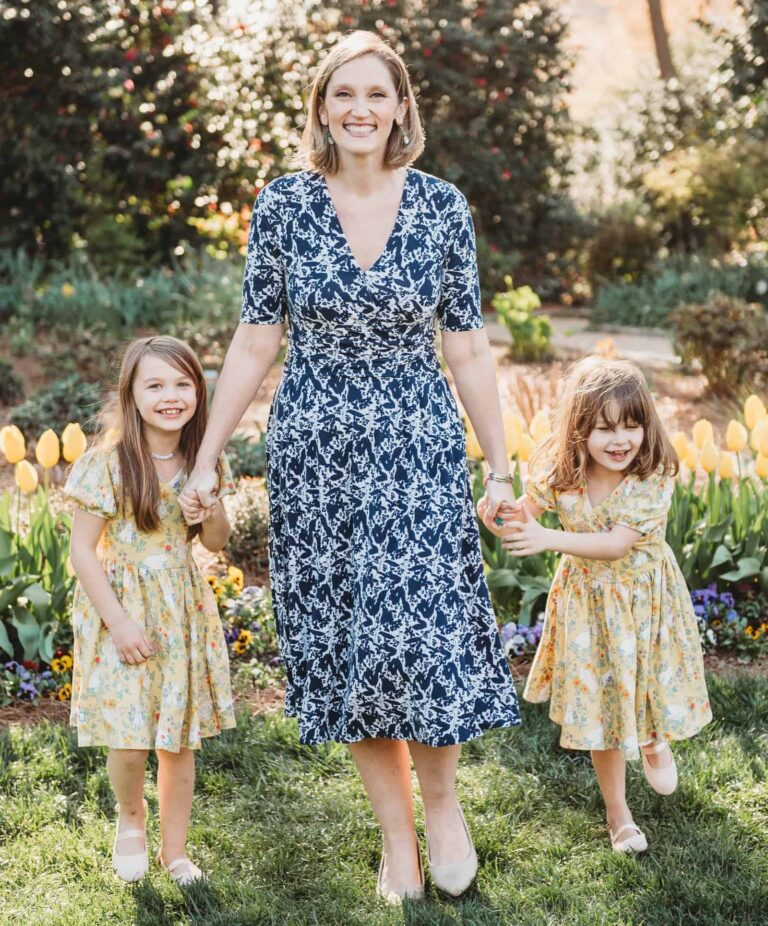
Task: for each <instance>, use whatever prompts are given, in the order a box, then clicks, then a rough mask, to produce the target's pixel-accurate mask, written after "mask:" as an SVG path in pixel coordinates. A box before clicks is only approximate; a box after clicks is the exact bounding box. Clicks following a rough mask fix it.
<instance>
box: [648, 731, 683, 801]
mask: <svg viewBox="0 0 768 926" xmlns="http://www.w3.org/2000/svg"><path fill="white" fill-rule="evenodd" d="M664 750H667V752H668V753H669V763H668V764H667V765H665V766H663V767H662V768H654V767H653V766H652V765H651V763H650V762H649V761H648V759H647V758H646V757H647V756H648V755H654V754H656V753H659V752H664ZM642 754H643V774H644V775H645V779H646V781H647V782H648V784H649V785H650V786H651V787H652V788H653V790H654V791H655V792H656V793H657V794H664V795H668V794H672V793H673V792H674V791H675V789H676V788H677V765H676V764H675V756H674V754H673V752H672V749H671V748H670V745H669V743H667V742H666V741H665V740H662V741H661V742H659V743H656V744H655V745H654V746H651V747H650V748H648V749H645V748H644V749H643V750H642Z"/></svg>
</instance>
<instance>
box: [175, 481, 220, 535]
mask: <svg viewBox="0 0 768 926" xmlns="http://www.w3.org/2000/svg"><path fill="white" fill-rule="evenodd" d="M218 485H219V476H218V473H217V472H216V470H215V468H214V469H193V470H192V472H191V473H190V474H189V479H187V481H186V483H185V485H184V488H183V489H182V490H181V492H180V493H179V504H180V505H181V510H182V511H183V512H184V518H185V520H186V522H187V524H195V523H198V522H200V521H204V520H205V517H206V510H207V509H210V508H211V507H212V506H213V505H215V504H216V498H217V496H216V490H217V488H218ZM209 513H210V512H209Z"/></svg>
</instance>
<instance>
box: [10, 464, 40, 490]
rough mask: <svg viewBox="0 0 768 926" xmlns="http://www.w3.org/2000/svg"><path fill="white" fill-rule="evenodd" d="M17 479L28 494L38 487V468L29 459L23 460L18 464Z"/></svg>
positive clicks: (18, 483)
mask: <svg viewBox="0 0 768 926" xmlns="http://www.w3.org/2000/svg"><path fill="white" fill-rule="evenodd" d="M15 479H16V485H17V486H18V487H19V488H20V489H21V491H22V492H25V493H26V494H27V495H29V493H30V492H34V491H35V489H36V488H37V482H38V479H37V470H36V469H35V467H34V466H33V465H32V464H31V463H30V462H29V460H21V461H20V462H18V463H17V464H16V473H15Z"/></svg>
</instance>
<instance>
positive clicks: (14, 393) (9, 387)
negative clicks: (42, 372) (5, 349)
mask: <svg viewBox="0 0 768 926" xmlns="http://www.w3.org/2000/svg"><path fill="white" fill-rule="evenodd" d="M23 398H24V381H23V380H22V378H21V377H20V376H19V374H18V373H16V372H14V369H13V367H12V366H11V365H10V363H8V361H7V360H0V404H2V405H15V404H16V403H17V402H21V400H22V399H23Z"/></svg>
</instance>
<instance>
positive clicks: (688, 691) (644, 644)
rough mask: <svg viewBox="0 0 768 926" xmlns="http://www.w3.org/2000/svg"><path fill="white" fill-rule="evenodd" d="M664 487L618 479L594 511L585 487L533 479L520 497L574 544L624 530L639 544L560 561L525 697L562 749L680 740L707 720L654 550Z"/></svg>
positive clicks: (661, 528)
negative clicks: (543, 709)
mask: <svg viewBox="0 0 768 926" xmlns="http://www.w3.org/2000/svg"><path fill="white" fill-rule="evenodd" d="M673 489H674V481H673V479H672V478H671V477H669V476H662V475H660V474H659V475H652V476H650V477H648V478H647V479H638V478H637V476H634V475H627V476H625V477H624V479H623V480H622V482H621V483H620V484H619V485H618V486H617V487H616V489H615V490H614V491H613V492H612V493H611V495H609V496H608V498H606V499H605V500H604V501H602V502H601V503H600V504H599V505H596V506H595V507H594V508H592V506H591V505H590V502H589V498H588V496H587V492H586V487H581V488H579V489H578V490H577V491H573V492H562V493H559V492H555V491H553V490H552V488H551V487H550V486H549V485H548V484H547V480H546V477H543V478H537V477H536V476H535V475H534V476H532V477H531V478H530V479H529V481H528V484H527V486H526V494H527V496H528V497H529V498H530V499H531V500H532V501H533V502H534V503H535V504H536V505H538V506H539V507H540V508H544V509H547V510H550V511H555V512H556V513H557V514H558V516H559V518H560V522H561V523H562V525H563V528H564V529H565V530H567V531H575V532H579V533H585V532H594V531H608V530H610V529H611V528H612V527H613V526H614V525H616V524H623V525H625V526H626V527H629V528H631V529H632V530H635V531H639V532H640V533H641V534H642V537H641V538H640V540H639V541H638V542H637V543H636V544H635V545H634V547H633V548H632V549H631V550H630V551H629V553H627V555H626V556H624V557H623V558H622V559H619V560H614V561H601V560H588V559H581V558H579V557H577V556H570V555H564V556H563V557H562V559H561V560H560V564H559V566H558V569H557V573H556V575H555V578H554V580H553V582H552V588H551V589H550V593H549V598H548V600H547V610H546V616H545V619H544V630H543V633H542V637H541V642H540V644H539V648H538V651H537V653H536V658H535V660H534V663H533V667H532V669H531V673H530V675H529V677H528V682H527V685H526V688H525V695H524V696H525V698H526V700H528V701H533V702H542V701H547V700H550V702H551V703H550V711H549V716H550V718H551V719H552V720H553V721H555V723H558V724H560V726H561V727H562V732H561V737H560V745H561V746H564V747H565V748H567V749H621V750H622V752H624V753H625V754H626V755H627V757H628V758H637V757H638V756H639V749H638V747H639V745H643V744H644V743H646V742H650V741H652V740H656V739H664V740H680V739H686V738H688V737H690V736H693V735H694V734H695V733H697V732H698V731H699V730H700V729H701V728H702V727H703V726H704V725H705V724H707V723H709V721H710V720H711V719H712V713H711V711H710V706H709V698H708V695H707V688H706V683H705V681H704V664H703V659H702V652H701V643H700V640H699V632H698V627H697V622H696V616H695V615H694V613H693V606H692V604H691V598H690V594H689V593H688V589H687V587H686V584H685V580H684V579H683V575H682V573H681V572H680V567H679V566H678V564H677V562H676V560H675V557H674V554H673V553H672V550H671V549H670V547H669V545H668V544H667V543H666V541H665V539H664V534H665V529H666V523H667V513H668V511H669V505H670V500H671V497H672V492H673Z"/></svg>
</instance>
